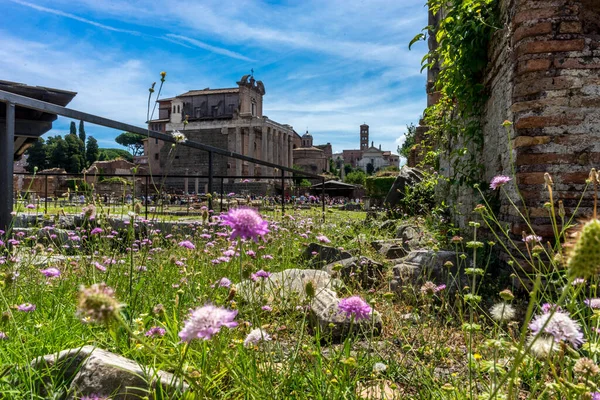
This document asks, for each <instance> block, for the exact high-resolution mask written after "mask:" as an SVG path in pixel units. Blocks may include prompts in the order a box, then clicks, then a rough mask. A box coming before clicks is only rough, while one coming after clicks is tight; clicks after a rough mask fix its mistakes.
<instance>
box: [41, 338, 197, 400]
mask: <svg viewBox="0 0 600 400" xmlns="http://www.w3.org/2000/svg"><path fill="white" fill-rule="evenodd" d="M31 366H32V368H34V369H36V370H38V371H41V372H42V374H44V373H46V374H50V376H52V377H53V379H54V377H55V376H57V377H58V379H60V380H62V381H63V382H68V381H72V383H71V386H70V388H69V393H68V399H76V398H80V397H81V396H89V395H97V396H105V397H108V396H110V398H111V399H113V400H130V399H139V398H140V397H143V396H148V397H149V398H151V399H154V398H162V397H160V396H156V397H155V396H153V395H152V393H154V392H157V393H159V392H162V393H163V394H164V395H165V396H172V395H174V394H175V393H176V392H178V391H185V390H187V389H188V385H187V384H186V383H183V382H181V381H180V380H178V379H176V378H175V377H174V376H173V375H172V374H170V373H167V372H163V371H155V370H152V369H151V368H142V367H140V366H139V365H138V364H137V363H136V362H135V361H133V360H130V359H127V358H125V357H123V356H120V355H117V354H114V353H111V352H109V351H106V350H103V349H99V348H95V347H93V346H83V347H82V348H77V349H69V350H64V351H61V352H60V353H58V354H50V355H46V356H43V357H40V358H38V359H36V360H34V361H33V362H32V364H31ZM43 370H47V371H43ZM55 374H56V375H55Z"/></svg>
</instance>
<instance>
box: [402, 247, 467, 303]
mask: <svg viewBox="0 0 600 400" xmlns="http://www.w3.org/2000/svg"><path fill="white" fill-rule="evenodd" d="M447 261H450V262H452V264H453V266H452V267H447V266H445V265H444V264H445V263H446V262H447ZM468 262H469V261H468V259H467V260H461V259H460V258H459V254H457V253H456V252H454V251H446V250H440V251H437V252H436V251H433V250H415V251H411V252H410V253H409V255H408V256H406V257H405V258H404V259H403V260H402V262H401V263H400V264H398V265H396V266H394V267H393V271H394V278H393V280H392V281H391V283H390V287H391V289H392V290H393V291H396V292H398V293H399V292H400V291H401V290H402V286H403V285H420V284H422V283H423V282H425V281H432V282H434V283H436V284H438V285H440V284H445V283H448V282H449V283H453V282H454V280H458V282H459V284H461V285H463V284H465V283H466V281H465V276H464V272H463V270H464V266H465V265H468ZM450 275H452V277H451V276H450ZM454 287H455V285H450V287H449V289H452V288H454Z"/></svg>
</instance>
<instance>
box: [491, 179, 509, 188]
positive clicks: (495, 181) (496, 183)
mask: <svg viewBox="0 0 600 400" xmlns="http://www.w3.org/2000/svg"><path fill="white" fill-rule="evenodd" d="M510 181H511V178H510V177H508V176H506V175H498V176H495V177H494V178H492V181H491V182H490V189H492V190H496V189H498V188H499V187H500V186H502V185H504V184H506V183H508V182H510Z"/></svg>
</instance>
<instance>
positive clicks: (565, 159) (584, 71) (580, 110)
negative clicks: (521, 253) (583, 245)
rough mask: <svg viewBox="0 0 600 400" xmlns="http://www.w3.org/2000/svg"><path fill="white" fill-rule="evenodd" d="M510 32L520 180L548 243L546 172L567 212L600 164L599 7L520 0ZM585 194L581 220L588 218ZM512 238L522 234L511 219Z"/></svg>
mask: <svg viewBox="0 0 600 400" xmlns="http://www.w3.org/2000/svg"><path fill="white" fill-rule="evenodd" d="M510 12H512V13H513V17H512V23H511V25H512V26H511V30H512V32H513V34H512V38H511V46H512V48H513V55H512V58H511V61H512V68H513V74H514V79H513V91H512V106H511V111H512V113H514V116H513V121H514V135H515V137H514V140H513V147H514V149H515V150H514V151H515V160H516V171H517V174H516V175H517V182H518V184H519V189H520V191H521V194H522V195H523V197H524V200H525V203H526V204H527V205H528V207H529V209H530V216H531V218H532V222H533V224H534V225H536V231H537V233H538V234H540V235H542V236H545V237H551V236H552V229H551V226H550V220H549V218H548V217H547V216H548V212H547V210H545V209H544V208H543V204H544V203H545V202H546V201H548V200H549V197H548V192H547V190H545V189H544V173H545V172H548V173H550V175H551V176H552V178H553V180H554V184H555V186H554V190H555V199H561V200H563V202H564V205H565V208H566V211H567V214H572V212H573V211H574V209H575V207H576V206H577V203H578V201H579V198H580V196H581V192H582V190H583V188H584V186H585V180H586V178H587V177H588V174H589V171H590V169H591V168H592V167H596V168H598V161H600V141H599V140H598V139H600V74H599V72H600V41H599V39H600V29H599V24H600V1H597V0H547V1H539V0H537V1H536V0H517V1H515V4H514V6H513V8H512V10H510ZM591 205H592V197H591V195H588V196H586V198H585V199H584V201H583V202H582V203H581V206H582V208H581V209H580V211H579V215H581V216H583V215H589V214H590V211H591V208H590V207H591ZM506 211H507V212H506V214H505V215H503V216H502V217H503V219H504V220H507V221H510V222H511V232H512V233H514V234H515V235H519V234H520V233H521V232H522V231H527V229H526V227H525V226H524V225H523V224H522V223H521V222H520V218H518V217H517V216H516V215H514V214H515V213H514V212H512V211H510V210H506Z"/></svg>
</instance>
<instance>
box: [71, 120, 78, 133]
mask: <svg viewBox="0 0 600 400" xmlns="http://www.w3.org/2000/svg"><path fill="white" fill-rule="evenodd" d="M69 134H70V135H76V136H77V126H75V121H71V127H70V129H69Z"/></svg>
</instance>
